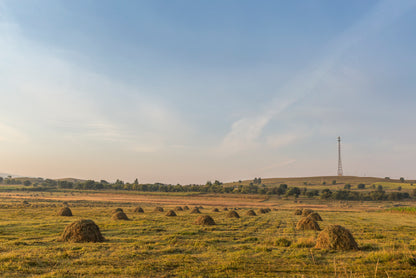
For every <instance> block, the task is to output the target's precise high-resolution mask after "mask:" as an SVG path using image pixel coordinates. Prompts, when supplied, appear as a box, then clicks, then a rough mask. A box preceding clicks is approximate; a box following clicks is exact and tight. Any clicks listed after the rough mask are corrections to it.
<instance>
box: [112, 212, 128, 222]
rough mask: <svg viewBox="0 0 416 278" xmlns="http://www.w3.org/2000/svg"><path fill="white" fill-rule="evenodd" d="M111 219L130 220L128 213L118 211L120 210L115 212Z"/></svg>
mask: <svg viewBox="0 0 416 278" xmlns="http://www.w3.org/2000/svg"><path fill="white" fill-rule="evenodd" d="M111 219H113V220H129V218H128V217H127V215H126V214H125V213H124V212H122V211H118V212H116V213H114V214H113V216H112V217H111Z"/></svg>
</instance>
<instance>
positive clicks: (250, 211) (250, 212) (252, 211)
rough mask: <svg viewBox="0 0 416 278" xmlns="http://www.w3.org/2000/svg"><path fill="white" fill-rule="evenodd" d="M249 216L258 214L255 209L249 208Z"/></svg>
mask: <svg viewBox="0 0 416 278" xmlns="http://www.w3.org/2000/svg"><path fill="white" fill-rule="evenodd" d="M246 214H247V215H248V216H256V215H257V214H256V213H255V212H254V210H252V209H251V210H249V211H247V213H246Z"/></svg>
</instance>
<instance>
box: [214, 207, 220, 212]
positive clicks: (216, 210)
mask: <svg viewBox="0 0 416 278" xmlns="http://www.w3.org/2000/svg"><path fill="white" fill-rule="evenodd" d="M219 211H220V210H219V209H217V208H214V209H212V212H219Z"/></svg>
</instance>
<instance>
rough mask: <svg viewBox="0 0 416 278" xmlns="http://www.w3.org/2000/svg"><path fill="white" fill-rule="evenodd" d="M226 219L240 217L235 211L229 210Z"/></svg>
mask: <svg viewBox="0 0 416 278" xmlns="http://www.w3.org/2000/svg"><path fill="white" fill-rule="evenodd" d="M227 217H228V218H240V215H238V213H237V212H236V211H235V210H231V211H230V212H228V214H227Z"/></svg>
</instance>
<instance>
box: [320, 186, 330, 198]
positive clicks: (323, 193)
mask: <svg viewBox="0 0 416 278" xmlns="http://www.w3.org/2000/svg"><path fill="white" fill-rule="evenodd" d="M331 196H332V191H331V190H329V189H328V188H326V189H323V190H322V191H321V198H322V199H328V198H331Z"/></svg>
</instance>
